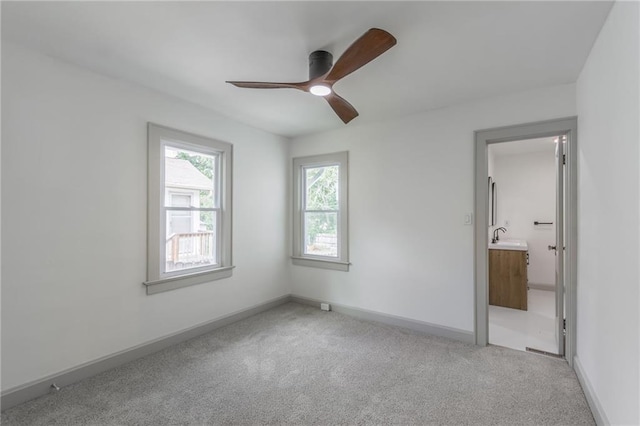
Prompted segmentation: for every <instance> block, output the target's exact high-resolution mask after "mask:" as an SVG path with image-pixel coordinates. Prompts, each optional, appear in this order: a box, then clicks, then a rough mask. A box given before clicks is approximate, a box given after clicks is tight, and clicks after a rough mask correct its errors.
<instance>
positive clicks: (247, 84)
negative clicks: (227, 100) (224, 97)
mask: <svg viewBox="0 0 640 426" xmlns="http://www.w3.org/2000/svg"><path fill="white" fill-rule="evenodd" d="M227 83H229V84H233V85H234V86H236V87H244V88H248V89H298V90H305V88H306V86H307V83H308V82H303V83H268V82H261V81H227Z"/></svg>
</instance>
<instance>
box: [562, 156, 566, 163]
mask: <svg viewBox="0 0 640 426" xmlns="http://www.w3.org/2000/svg"><path fill="white" fill-rule="evenodd" d="M562 164H567V154H562Z"/></svg>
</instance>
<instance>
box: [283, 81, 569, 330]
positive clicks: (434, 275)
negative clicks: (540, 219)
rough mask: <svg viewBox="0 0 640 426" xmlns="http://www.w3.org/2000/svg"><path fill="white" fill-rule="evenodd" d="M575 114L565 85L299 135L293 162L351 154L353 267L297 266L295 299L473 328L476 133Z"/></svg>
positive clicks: (295, 270)
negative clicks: (468, 219)
mask: <svg viewBox="0 0 640 426" xmlns="http://www.w3.org/2000/svg"><path fill="white" fill-rule="evenodd" d="M381 102H383V100H381ZM575 112H576V111H575V87H574V86H573V85H566V86H559V87H552V88H546V89H541V90H536V91H531V92H526V93H519V94H514V95H510V96H504V97H499V98H495V99H489V100H484V101H478V102H470V103H467V104H464V105H460V106H456V107H451V108H445V109H440V110H434V111H430V112H426V113H423V114H418V115H414V116H410V117H406V118H404V119H398V120H393V121H387V122H381V123H376V124H371V125H358V124H357V121H354V122H352V124H350V125H349V126H346V127H344V128H342V129H340V130H337V131H333V132H327V133H322V134H316V135H312V136H307V137H301V138H297V139H295V140H294V141H293V143H292V146H291V154H292V157H297V156H304V155H312V154H320V153H328V152H336V151H343V150H348V151H349V167H350V169H349V174H350V176H349V178H350V181H349V190H350V193H349V195H350V198H349V213H350V217H349V226H350V249H351V253H350V255H351V256H350V257H351V259H350V260H351V262H352V266H351V270H350V271H349V272H337V271H328V270H321V269H314V268H308V267H301V266H293V267H292V269H291V270H292V285H293V293H294V294H295V295H298V296H303V297H309V298H315V299H321V300H327V301H330V302H334V303H340V304H343V305H348V306H352V307H357V308H361V309H367V310H371V311H376V312H380V313H386V314H392V315H397V316H401V317H405V318H410V319H414V320H420V321H425V322H428V323H432V324H436V325H441V326H447V327H452V328H455V329H459V330H464V331H472V330H473V311H474V299H473V294H474V287H473V273H474V271H473V226H465V225H464V216H465V214H466V213H469V212H472V211H473V207H474V195H473V191H474V133H473V132H474V131H475V130H480V129H486V128H490V127H498V126H505V125H512V124H518V123H526V122H532V121H538V120H545V119H551V118H558V117H566V116H572V115H575Z"/></svg>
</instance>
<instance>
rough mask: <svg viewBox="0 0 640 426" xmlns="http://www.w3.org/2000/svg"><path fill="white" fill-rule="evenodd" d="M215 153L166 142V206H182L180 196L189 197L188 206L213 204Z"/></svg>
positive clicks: (211, 205) (209, 205)
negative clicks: (181, 147)
mask: <svg viewBox="0 0 640 426" xmlns="http://www.w3.org/2000/svg"><path fill="white" fill-rule="evenodd" d="M215 168H216V157H215V156H213V155H207V154H202V153H197V152H192V151H187V150H184V149H180V148H175V147H171V146H166V147H165V150H164V186H165V206H173V207H185V206H186V205H184V203H185V201H184V199H182V200H180V196H182V197H187V196H188V197H190V200H189V202H190V204H188V205H190V206H191V207H216V206H214V200H215V184H214V180H215V176H216V170H215Z"/></svg>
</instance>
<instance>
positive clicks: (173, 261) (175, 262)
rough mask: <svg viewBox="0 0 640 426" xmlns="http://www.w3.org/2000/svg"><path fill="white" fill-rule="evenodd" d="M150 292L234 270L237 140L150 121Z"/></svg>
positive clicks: (226, 273)
mask: <svg viewBox="0 0 640 426" xmlns="http://www.w3.org/2000/svg"><path fill="white" fill-rule="evenodd" d="M148 136H149V140H148V143H149V165H148V166H149V176H148V185H149V187H148V203H149V205H148V237H147V239H148V249H147V256H148V261H147V281H146V282H145V283H144V284H145V285H146V286H147V294H154V293H159V292H163V291H168V290H173V289H176V288H180V287H186V286H189V285H194V284H200V283H204V282H208V281H213V280H217V279H221V278H227V277H230V276H231V274H232V269H233V266H232V263H231V161H232V145H231V144H229V143H225V142H220V141H216V140H213V139H209V138H205V137H201V136H196V135H192V134H189V133H185V132H181V131H179V130H174V129H169V128H166V127H162V126H158V125H155V124H152V123H149V129H148Z"/></svg>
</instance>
